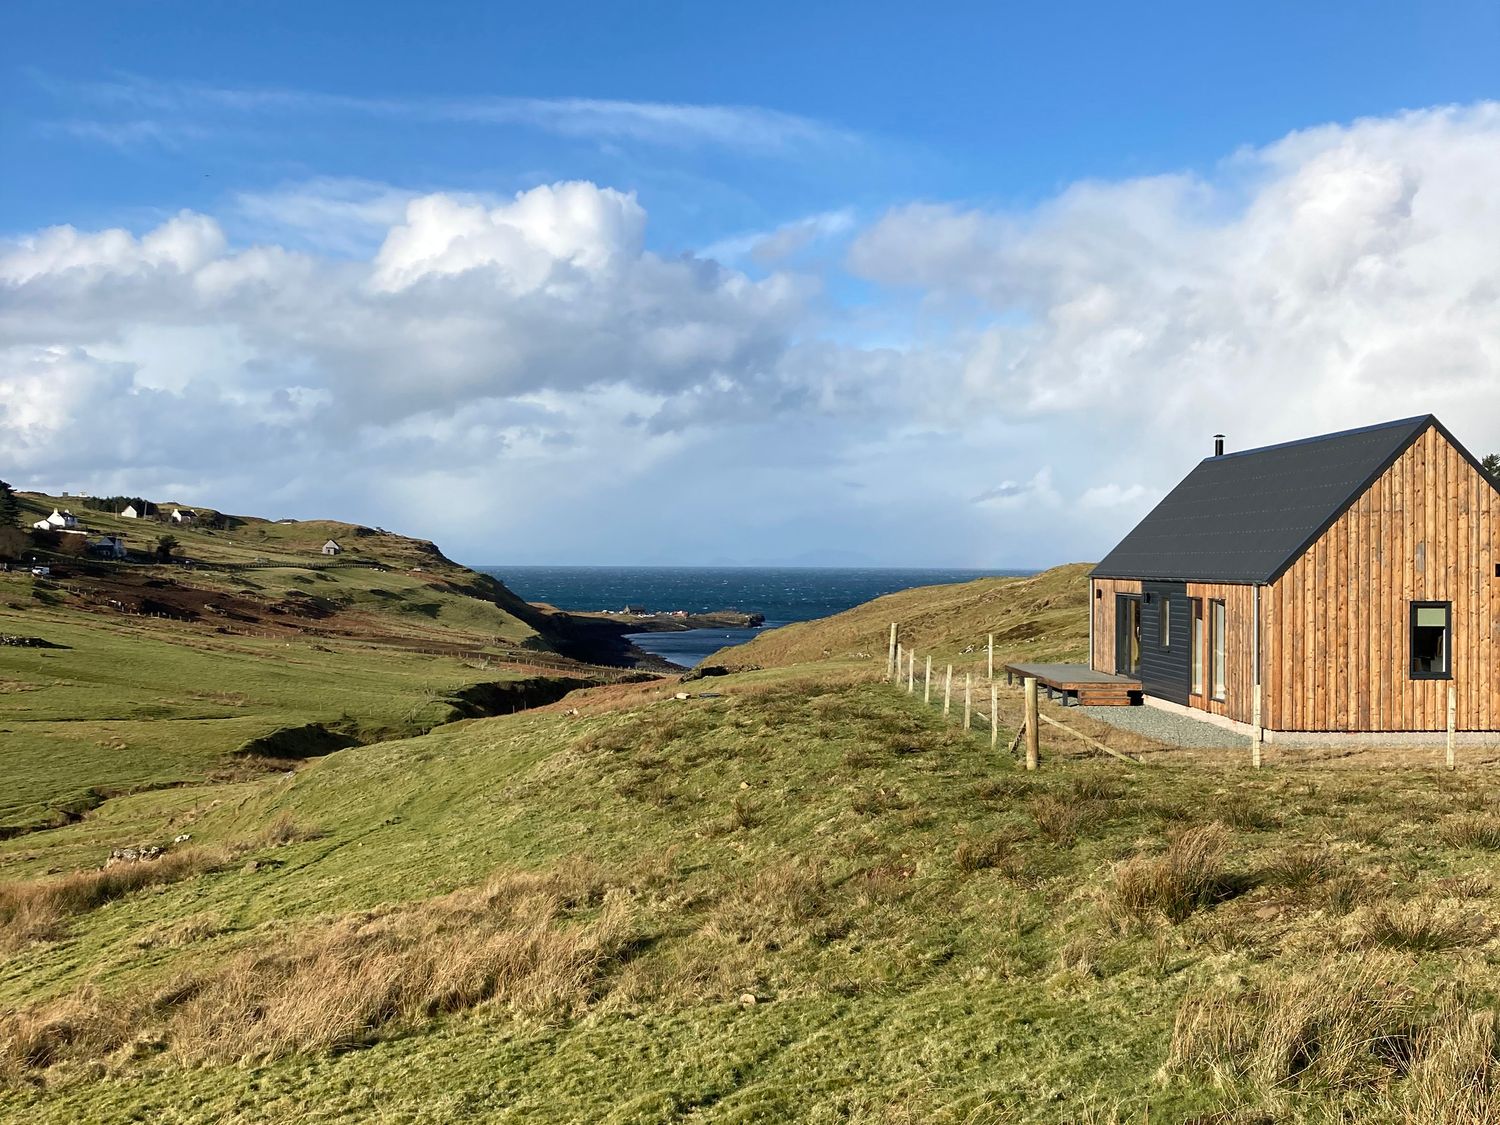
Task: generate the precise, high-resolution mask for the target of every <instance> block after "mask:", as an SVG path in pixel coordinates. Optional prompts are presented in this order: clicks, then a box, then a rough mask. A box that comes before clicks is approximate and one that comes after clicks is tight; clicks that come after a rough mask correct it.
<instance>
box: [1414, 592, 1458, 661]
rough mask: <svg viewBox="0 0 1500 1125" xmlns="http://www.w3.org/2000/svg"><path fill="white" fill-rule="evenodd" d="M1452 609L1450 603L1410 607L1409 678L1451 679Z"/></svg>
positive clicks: (1429, 603)
mask: <svg viewBox="0 0 1500 1125" xmlns="http://www.w3.org/2000/svg"><path fill="white" fill-rule="evenodd" d="M1452 641H1453V607H1452V603H1450V602H1412V603H1411V645H1410V650H1411V678H1412V679H1414V680H1446V679H1450V678H1452V675H1453V668H1452V664H1451V662H1450V659H1449V654H1450V652H1451V651H1452V649H1453V644H1452Z"/></svg>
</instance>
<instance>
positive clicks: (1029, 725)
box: [885, 622, 1452, 770]
mask: <svg viewBox="0 0 1500 1125" xmlns="http://www.w3.org/2000/svg"><path fill="white" fill-rule="evenodd" d="M965 651H966V652H973V651H975V649H974V648H973V647H971V648H969V649H966V650H965ZM916 666H917V651H916V649H915V648H914V647H909V646H907V645H905V644H903V643H902V642H901V640H900V623H899V622H892V623H891V631H890V640H889V643H888V646H887V649H886V674H885V678H886V680H887V681H888V682H891V683H894V684H896V685H897V686H898V687H899V686H900V685H901V681H902V680H903V679H904V680H905V681H906V693H907V694H908V695H912V696H915V695H916V690H917V687H916ZM932 670H933V663H932V655H931V654H930V653H928V654H926V655H925V656H924V657H923V674H922V702H923V703H924V704H926V705H927V706H931V705H932ZM963 676H964V682H963V693H964V694H963V705H964V710H963V729H964V731H966V732H969V731H972V730H973V729H974V724H975V723H976V722H978V723H981V724H984V725H986V726H988V728H989V744H990V748H991V749H992V750H993V749H998V748H999V745H1000V685H999V681H998V680H996V679H995V635H994V634H993V633H990V634H988V636H987V637H986V638H985V646H984V677H985V683H986V684H988V686H989V708H988V711H987V712H986V710H985V709H984V708H983V707H982V706H980V707H977V708H976V706H975V700H974V679H975V672H974V671H972V670H968V671H965V672H964V674H963ZM1037 697H1038V692H1037V680H1036V678H1035V677H1032V676H1027V677H1024V679H1023V688H1022V713H1021V722H1020V725H1019V726H1018V727H1017V728H1016V733H1015V737H1014V738H1013V739H1012V740H1011V743H1010V746H1009V748H1008V749H1007V751H1006V753H1007V755H1008V756H1010V755H1014V754H1015V753H1016V751H1017V749H1018V748H1019V747H1020V746H1021V744H1022V742H1023V741H1024V743H1025V763H1026V768H1027V769H1028V770H1034V769H1038V768H1040V766H1041V726H1042V724H1043V723H1046V724H1047V725H1048V726H1050V727H1055V728H1057V729H1058V730H1060V731H1062V732H1064V733H1065V734H1067V735H1068V736H1069V737H1071V738H1074V739H1077V740H1078V741H1079V742H1082V743H1084V744H1085V745H1086V746H1088V747H1090V748H1091V749H1093V750H1097V751H1098V752H1100V753H1102V754H1107V755H1109V756H1110V757H1113V758H1117V759H1118V760H1120V761H1122V762H1126V763H1128V764H1130V765H1133V766H1138V765H1140V764H1141V763H1140V762H1139V761H1138V760H1137V759H1135V758H1132V757H1130V756H1129V755H1127V754H1123V753H1121V752H1120V751H1118V750H1115V749H1113V748H1112V747H1109V746H1106V745H1104V743H1102V742H1100V741H1099V740H1098V739H1095V738H1091V737H1089V736H1088V735H1086V734H1084V733H1083V732H1081V731H1078V730H1075V729H1074V728H1073V727H1071V726H1069V725H1068V724H1067V723H1064V722H1061V721H1059V720H1057V719H1054V718H1052V716H1050V715H1043V714H1042V713H1041V711H1040V709H1039V705H1038V698H1037ZM1258 702H1259V700H1258V699H1257V703H1258ZM952 711H953V665H952V664H948V665H947V666H946V667H945V668H944V670H943V717H944V718H945V719H946V718H948V717H949V716H950V715H951V714H952ZM1257 729H1258V724H1257ZM1449 753H1450V755H1451V753H1452V750H1451V738H1450V750H1449ZM1255 759H1256V765H1259V764H1260V761H1259V759H1260V746H1259V740H1258V739H1257V740H1256V745H1255Z"/></svg>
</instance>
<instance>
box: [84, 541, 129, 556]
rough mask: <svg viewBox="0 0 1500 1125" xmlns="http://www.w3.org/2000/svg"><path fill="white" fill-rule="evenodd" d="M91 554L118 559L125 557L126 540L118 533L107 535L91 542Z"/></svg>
mask: <svg viewBox="0 0 1500 1125" xmlns="http://www.w3.org/2000/svg"><path fill="white" fill-rule="evenodd" d="M89 554H91V555H94V556H95V557H97V558H101V559H114V560H116V561H118V560H120V559H123V558H124V557H125V554H126V552H125V541H124V540H123V539H121V538H120V537H119V536H118V535H105V536H101V537H100V538H99V539H97V540H95V541H94V542H92V543H90V544H89Z"/></svg>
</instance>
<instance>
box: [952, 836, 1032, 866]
mask: <svg viewBox="0 0 1500 1125" xmlns="http://www.w3.org/2000/svg"><path fill="white" fill-rule="evenodd" d="M1017 863H1018V861H1017V858H1016V855H1015V848H1014V845H1013V842H1012V841H1011V839H1010V838H1009V837H1008V836H988V837H985V838H984V839H978V840H963V841H960V843H959V845H958V847H956V848H954V849H953V866H954V867H956V868H958V869H959V870H960V871H963V872H965V873H971V872H974V871H984V870H987V869H989V868H992V867H998V868H1000V869H1001V870H1002V871H1007V872H1008V871H1010V870H1012V869H1014V868H1015V867H1016V866H1017Z"/></svg>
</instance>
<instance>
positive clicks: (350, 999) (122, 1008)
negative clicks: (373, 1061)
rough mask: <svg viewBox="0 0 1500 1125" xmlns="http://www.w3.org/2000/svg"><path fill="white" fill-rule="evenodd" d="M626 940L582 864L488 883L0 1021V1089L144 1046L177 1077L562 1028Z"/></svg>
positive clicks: (619, 910)
mask: <svg viewBox="0 0 1500 1125" xmlns="http://www.w3.org/2000/svg"><path fill="white" fill-rule="evenodd" d="M631 934H632V926H631V917H630V908H629V905H628V902H627V900H626V898H625V897H624V896H622V895H619V894H610V893H606V892H605V889H604V887H603V884H602V882H601V881H600V879H599V877H598V876H597V874H596V873H595V872H594V871H593V869H591V868H590V867H588V866H587V865H585V864H582V863H569V864H563V865H561V866H559V867H558V868H556V869H554V870H553V871H551V872H547V873H543V874H534V873H519V874H517V873H507V874H502V875H497V876H496V877H494V878H493V879H491V880H490V881H489V882H488V883H487V884H485V885H484V886H483V887H481V888H478V889H473V890H464V891H458V892H455V893H453V894H451V895H447V896H444V897H442V898H439V899H433V900H430V901H427V902H424V903H417V904H408V905H404V906H401V907H394V908H385V909H381V910H373V911H368V912H364V913H360V914H355V915H349V916H346V917H343V918H339V919H337V920H335V921H333V922H330V923H326V924H324V925H321V926H318V927H316V928H314V929H312V930H309V931H304V932H301V933H286V934H280V935H277V936H276V937H275V938H274V939H273V940H270V941H264V940H262V941H260V942H257V943H256V945H255V947H254V948H252V949H249V950H247V951H245V952H244V953H241V954H240V955H238V956H236V957H234V958H232V959H230V960H228V961H227V962H224V963H223V964H221V965H219V966H216V967H215V968H213V969H210V970H208V971H207V972H205V973H203V974H201V975H198V976H193V977H185V978H183V979H182V980H180V981H179V982H177V983H175V984H174V985H173V986H171V987H169V988H168V989H166V990H163V991H161V992H157V993H153V994H150V995H145V994H142V995H135V996H126V997H108V998H106V997H102V996H100V994H99V993H97V992H96V991H95V990H92V989H84V990H80V991H78V992H77V993H75V994H73V995H70V996H68V997H65V998H63V999H61V1000H58V1001H55V1002H53V1003H51V1004H47V1005H44V1006H42V1007H39V1008H35V1009H31V1010H29V1011H25V1012H18V1013H12V1014H10V1015H6V1016H0V1078H6V1079H9V1080H10V1081H12V1082H14V1081H16V1080H18V1079H21V1078H23V1077H24V1076H25V1075H26V1074H27V1073H28V1072H34V1071H36V1070H39V1069H42V1068H46V1067H49V1066H52V1065H55V1064H57V1063H59V1062H65V1061H86V1060H87V1061H93V1060H100V1059H109V1060H111V1061H114V1060H118V1059H119V1058H120V1056H121V1054H122V1053H123V1054H124V1055H127V1056H128V1055H129V1054H130V1053H132V1052H133V1051H139V1050H140V1049H141V1048H142V1047H143V1045H147V1046H152V1045H154V1046H155V1047H157V1048H161V1049H165V1050H166V1051H168V1052H170V1054H171V1055H173V1056H174V1057H176V1058H177V1059H179V1060H181V1061H184V1062H192V1063H198V1062H215V1063H227V1062H234V1061H250V1060H269V1059H275V1058H280V1057H283V1056H285V1055H288V1054H294V1053H298V1052H307V1051H328V1050H337V1049H340V1048H345V1047H350V1046H355V1045H357V1044H360V1043H364V1042H367V1041H369V1040H371V1039H374V1038H376V1037H378V1036H380V1035H382V1034H385V1033H387V1032H389V1031H392V1030H399V1029H404V1028H410V1027H414V1026H417V1025H419V1024H422V1023H425V1022H427V1021H429V1020H431V1019H433V1018H434V1017H436V1016H439V1015H441V1014H443V1013H449V1012H457V1011H462V1010H465V1009H470V1008H474V1007H477V1006H479V1005H502V1006H504V1007H505V1008H506V1009H508V1010H511V1011H514V1012H517V1013H524V1014H527V1015H531V1016H541V1017H549V1018H550V1017H562V1016H566V1015H568V1014H571V1013H573V1012H575V1011H576V1010H578V1009H580V1008H581V1007H583V1006H585V1005H586V1004H588V1003H589V1002H590V1000H592V999H593V998H594V997H595V996H596V995H597V993H598V991H599V989H600V987H601V981H602V977H603V975H604V973H605V971H606V969H607V968H608V967H609V965H610V964H611V963H612V962H614V961H616V960H617V959H618V958H620V957H621V956H622V954H623V953H624V952H625V951H626V950H627V949H628V947H629V944H630V939H631Z"/></svg>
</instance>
